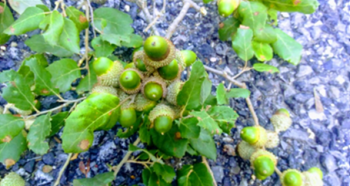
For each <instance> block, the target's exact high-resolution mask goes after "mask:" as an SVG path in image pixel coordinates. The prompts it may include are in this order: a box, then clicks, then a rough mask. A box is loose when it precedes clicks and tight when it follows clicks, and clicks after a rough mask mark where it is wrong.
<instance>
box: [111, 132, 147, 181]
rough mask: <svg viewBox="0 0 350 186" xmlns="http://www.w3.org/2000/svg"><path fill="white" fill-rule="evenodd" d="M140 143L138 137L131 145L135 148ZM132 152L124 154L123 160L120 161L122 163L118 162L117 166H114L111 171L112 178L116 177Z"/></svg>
mask: <svg viewBox="0 0 350 186" xmlns="http://www.w3.org/2000/svg"><path fill="white" fill-rule="evenodd" d="M139 143H140V138H139V137H138V138H137V139H136V140H135V142H134V143H133V145H135V146H137V145H138V144H139ZM132 153H133V152H131V151H128V152H127V153H126V155H125V156H124V158H123V159H122V161H120V163H119V164H118V165H117V166H114V167H113V168H112V169H113V171H114V177H116V176H117V175H118V172H119V171H120V169H121V168H122V166H123V165H124V164H125V163H126V162H127V161H128V159H129V157H130V156H131V154H132Z"/></svg>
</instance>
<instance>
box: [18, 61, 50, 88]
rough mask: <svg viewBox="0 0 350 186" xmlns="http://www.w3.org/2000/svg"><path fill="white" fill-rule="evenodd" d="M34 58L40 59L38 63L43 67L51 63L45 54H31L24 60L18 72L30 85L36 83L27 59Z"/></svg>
mask: <svg viewBox="0 0 350 186" xmlns="http://www.w3.org/2000/svg"><path fill="white" fill-rule="evenodd" d="M32 58H35V59H36V60H37V61H38V63H39V64H40V65H41V66H43V67H47V66H48V64H49V63H48V62H47V60H46V58H45V56H44V55H43V54H35V55H31V56H29V57H27V58H26V59H24V60H23V62H22V64H21V66H20V67H19V69H18V73H19V74H21V75H22V76H23V77H24V79H25V80H26V82H27V83H28V84H29V85H30V86H31V85H34V74H33V72H32V71H30V68H29V67H28V66H27V61H28V60H30V59H32Z"/></svg>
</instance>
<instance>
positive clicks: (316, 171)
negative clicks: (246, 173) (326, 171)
mask: <svg viewBox="0 0 350 186" xmlns="http://www.w3.org/2000/svg"><path fill="white" fill-rule="evenodd" d="M308 172H310V173H314V174H317V175H318V176H319V177H320V179H321V180H322V179H323V172H322V171H321V169H319V168H318V167H312V168H310V169H309V170H308Z"/></svg>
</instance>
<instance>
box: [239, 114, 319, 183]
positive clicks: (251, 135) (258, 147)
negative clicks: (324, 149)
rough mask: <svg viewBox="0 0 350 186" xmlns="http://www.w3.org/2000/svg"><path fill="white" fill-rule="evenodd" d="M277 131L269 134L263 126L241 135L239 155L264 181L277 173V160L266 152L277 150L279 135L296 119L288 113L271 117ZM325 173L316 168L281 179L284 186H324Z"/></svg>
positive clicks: (292, 171) (291, 172)
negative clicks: (248, 161) (272, 149)
mask: <svg viewBox="0 0 350 186" xmlns="http://www.w3.org/2000/svg"><path fill="white" fill-rule="evenodd" d="M270 120H271V123H272V125H273V126H274V128H275V131H269V130H266V129H264V128H263V127H261V126H252V127H244V128H243V129H242V131H241V133H240V136H241V139H242V141H241V142H240V143H239V144H238V145H237V153H238V154H239V156H241V157H242V158H243V159H245V160H250V163H251V166H252V168H253V169H254V173H255V176H256V177H257V178H258V179H260V180H264V179H266V178H267V177H269V176H271V175H272V174H273V173H274V172H275V166H276V165H277V158H276V156H275V155H273V154H272V153H271V152H269V151H267V150H265V149H266V148H268V149H271V148H275V147H277V146H278V144H279V135H278V134H279V132H281V131H286V130H287V129H288V128H289V127H290V126H291V125H292V119H291V118H290V114H289V112H288V111H287V110H286V109H279V110H278V111H276V112H275V114H274V115H273V116H272V117H271V119H270ZM322 177H323V175H322V171H321V170H320V169H319V168H317V167H313V168H311V169H310V170H308V171H306V172H303V173H301V172H300V171H298V170H295V169H288V170H286V171H284V172H283V173H282V175H281V183H282V185H283V186H306V185H308V186H320V185H322V184H323V182H322Z"/></svg>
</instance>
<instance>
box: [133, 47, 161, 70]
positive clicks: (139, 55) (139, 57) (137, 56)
mask: <svg viewBox="0 0 350 186" xmlns="http://www.w3.org/2000/svg"><path fill="white" fill-rule="evenodd" d="M145 56H146V54H145V52H144V51H143V49H142V50H138V51H136V52H135V53H134V54H133V62H134V64H135V67H136V68H137V69H139V70H140V71H141V72H143V73H145V74H146V75H149V74H151V73H153V72H154V71H155V70H156V68H154V67H152V66H149V65H146V64H145V63H144V61H145ZM145 69H146V71H145Z"/></svg>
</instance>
